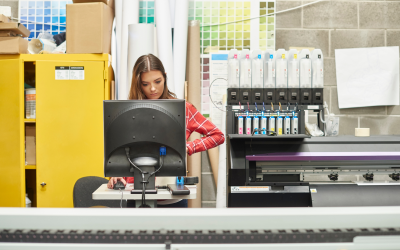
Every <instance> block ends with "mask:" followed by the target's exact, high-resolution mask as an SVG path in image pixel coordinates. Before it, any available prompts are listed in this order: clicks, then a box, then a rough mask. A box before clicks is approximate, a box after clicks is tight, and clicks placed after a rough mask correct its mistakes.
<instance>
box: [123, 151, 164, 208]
mask: <svg viewBox="0 0 400 250" xmlns="http://www.w3.org/2000/svg"><path fill="white" fill-rule="evenodd" d="M129 150H130V149H129V148H128V147H127V148H125V153H126V157H127V158H128V161H129V163H130V164H131V165H132V166H134V167H135V168H136V169H137V170H139V171H140V173H141V174H142V205H141V206H140V207H150V206H148V205H147V204H146V186H147V183H149V180H150V177H151V176H153V175H154V174H156V173H157V172H158V171H160V169H161V168H162V166H163V165H164V156H163V155H161V156H160V159H159V160H160V167H159V168H158V169H156V170H155V171H154V172H152V173H150V175H149V177H147V180H145V177H144V175H145V173H147V172H143V171H142V170H141V169H140V168H139V167H137V166H136V165H135V164H134V163H133V162H132V161H131V159H130V157H129ZM121 204H122V203H121Z"/></svg>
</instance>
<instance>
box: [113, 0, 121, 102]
mask: <svg viewBox="0 0 400 250" xmlns="http://www.w3.org/2000/svg"><path fill="white" fill-rule="evenodd" d="M122 1H123V0H117V1H115V44H116V49H117V54H116V56H115V61H116V63H115V64H116V67H115V70H114V73H115V76H114V78H115V99H116V100H118V94H119V76H120V72H121V70H120V63H121V39H122V36H121V34H122ZM113 60H114V59H113Z"/></svg>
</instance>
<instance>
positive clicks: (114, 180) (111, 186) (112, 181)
mask: <svg viewBox="0 0 400 250" xmlns="http://www.w3.org/2000/svg"><path fill="white" fill-rule="evenodd" d="M117 181H120V182H122V183H124V185H125V186H126V181H125V180H124V178H122V177H111V178H110V180H109V181H108V183H107V187H108V188H109V189H113V188H114V185H115V183H117Z"/></svg>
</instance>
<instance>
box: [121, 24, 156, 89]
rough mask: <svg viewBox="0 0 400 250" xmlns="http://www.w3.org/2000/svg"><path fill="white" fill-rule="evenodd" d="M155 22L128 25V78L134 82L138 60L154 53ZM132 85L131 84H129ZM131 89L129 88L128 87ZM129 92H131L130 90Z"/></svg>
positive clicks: (128, 80)
mask: <svg viewBox="0 0 400 250" xmlns="http://www.w3.org/2000/svg"><path fill="white" fill-rule="evenodd" d="M153 36H154V24H147V23H139V24H130V25H129V27H128V78H127V82H129V83H131V82H132V71H133V67H134V66H135V63H136V60H137V59H138V58H139V57H141V56H142V55H147V54H153V53H154V37H153ZM129 86H130V84H129ZM128 91H129V89H128ZM128 93H129V92H128Z"/></svg>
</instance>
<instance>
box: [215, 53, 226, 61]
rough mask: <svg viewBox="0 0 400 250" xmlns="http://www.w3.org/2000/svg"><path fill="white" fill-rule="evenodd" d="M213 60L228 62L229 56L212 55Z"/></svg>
mask: <svg viewBox="0 0 400 250" xmlns="http://www.w3.org/2000/svg"><path fill="white" fill-rule="evenodd" d="M211 60H218V61H226V60H228V54H212V55H211Z"/></svg>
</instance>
